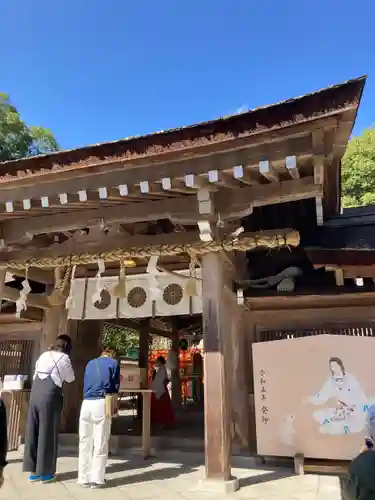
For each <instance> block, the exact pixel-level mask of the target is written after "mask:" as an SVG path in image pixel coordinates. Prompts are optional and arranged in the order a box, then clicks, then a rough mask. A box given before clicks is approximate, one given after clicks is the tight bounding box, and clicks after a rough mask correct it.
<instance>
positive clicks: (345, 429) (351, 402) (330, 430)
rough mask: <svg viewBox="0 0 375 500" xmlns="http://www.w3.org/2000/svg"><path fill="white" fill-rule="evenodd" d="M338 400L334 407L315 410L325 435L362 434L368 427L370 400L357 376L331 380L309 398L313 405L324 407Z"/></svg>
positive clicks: (320, 428) (320, 429) (345, 376)
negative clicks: (333, 400)
mask: <svg viewBox="0 0 375 500" xmlns="http://www.w3.org/2000/svg"><path fill="white" fill-rule="evenodd" d="M332 398H334V399H336V404H335V406H334V407H333V406H331V407H328V408H324V409H322V410H318V411H315V412H314V414H313V416H314V419H315V420H316V421H317V422H318V423H319V424H320V427H319V432H321V433H322V434H331V435H342V434H349V433H353V434H356V433H359V432H362V431H363V430H364V429H365V428H366V425H367V418H368V417H367V411H368V408H369V406H370V404H371V399H369V398H368V397H367V395H366V394H365V392H364V391H363V389H362V387H361V385H360V383H359V382H358V380H357V379H356V377H355V376H354V375H351V374H350V373H347V374H346V375H344V376H342V377H329V378H328V379H327V380H326V382H325V383H324V385H323V387H322V388H321V390H320V391H319V392H318V393H317V394H315V396H313V397H312V398H310V402H311V403H312V404H313V405H316V406H318V405H323V404H324V403H326V402H327V401H328V400H329V399H332Z"/></svg>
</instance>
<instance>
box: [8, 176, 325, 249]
mask: <svg viewBox="0 0 375 500" xmlns="http://www.w3.org/2000/svg"><path fill="white" fill-rule="evenodd" d="M322 193H323V188H322V186H321V185H318V184H315V183H314V180H313V178H311V177H305V178H303V179H300V180H299V181H285V182H280V183H277V184H276V183H273V184H265V185H260V186H255V187H248V188H242V189H239V190H236V191H234V190H233V192H232V193H231V194H228V193H227V192H219V193H216V196H217V207H216V208H217V212H219V213H220V217H221V219H222V220H226V219H227V220H229V219H236V218H238V219H240V218H242V217H244V216H245V215H246V214H247V215H248V214H249V213H251V211H252V207H253V206H263V205H271V204H275V203H283V202H288V201H294V200H302V199H307V198H313V197H314V196H320V195H322ZM244 214H245V215H244ZM201 218H202V217H201V214H199V211H198V205H197V201H196V199H195V197H184V198H181V199H179V200H178V201H176V200H174V199H168V200H161V201H149V202H147V203H138V204H129V205H126V206H116V207H108V208H101V209H92V210H82V211H79V212H75V213H67V214H60V215H43V216H40V217H33V218H30V219H24V220H10V221H7V222H4V223H3V224H2V226H1V238H2V239H3V240H4V241H5V243H6V244H9V243H11V242H17V241H19V240H20V239H22V238H23V237H24V236H25V234H26V233H29V234H42V233H50V232H52V233H55V232H64V231H69V230H72V229H80V228H85V227H93V226H97V225H98V224H101V223H102V221H104V223H105V224H112V223H134V222H144V221H155V220H158V219H170V220H171V221H172V222H176V223H181V224H187V225H189V224H190V225H195V224H197V222H198V220H200V219H201ZM210 219H213V222H217V219H216V218H215V216H214V215H212V214H211V215H210Z"/></svg>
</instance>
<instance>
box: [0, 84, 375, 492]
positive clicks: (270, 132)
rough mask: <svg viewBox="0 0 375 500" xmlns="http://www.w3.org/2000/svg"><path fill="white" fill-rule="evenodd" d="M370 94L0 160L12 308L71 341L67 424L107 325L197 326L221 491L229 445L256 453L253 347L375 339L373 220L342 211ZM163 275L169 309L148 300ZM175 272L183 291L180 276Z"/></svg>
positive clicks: (355, 87)
mask: <svg viewBox="0 0 375 500" xmlns="http://www.w3.org/2000/svg"><path fill="white" fill-rule="evenodd" d="M364 84H365V78H359V79H355V80H351V81H348V82H345V83H343V84H341V85H336V86H333V87H329V88H326V89H323V90H320V91H318V92H316V93H313V94H309V95H305V96H302V97H299V98H297V99H290V100H288V101H284V102H280V103H278V104H275V105H272V106H267V107H263V108H259V109H256V110H253V111H248V112H244V113H241V114H236V115H233V116H229V117H225V118H220V119H217V120H213V121H210V122H206V123H201V124H198V125H193V126H189V127H183V128H179V129H173V130H168V131H161V132H157V133H154V134H150V135H145V136H142V137H130V138H127V139H122V140H119V141H116V142H110V143H104V144H99V145H94V146H87V147H82V148H79V149H75V150H71V151H61V152H57V153H53V154H47V155H42V156H38V157H32V158H28V159H23V160H19V161H12V162H5V163H2V164H0V176H1V177H0V231H1V233H0V266H1V268H2V270H3V272H2V283H1V294H0V296H1V297H2V299H3V301H4V302H3V303H4V307H5V309H4V307H3V311H5V310H8V311H14V305H13V306H12V304H14V303H15V302H16V301H17V300H18V299H19V298H20V296H22V297H21V299H22V300H18V311H19V313H18V315H19V316H20V318H21V320H23V321H27V320H29V321H33V324H34V325H35V322H37V324H38V325H40V329H39V330H37V331H38V335H39V338H40V350H42V349H44V348H45V347H46V346H48V345H49V344H50V343H51V342H52V341H53V339H54V338H55V337H56V335H58V334H59V333H62V332H67V333H68V334H69V335H71V336H72V338H73V340H74V353H73V362H74V365H75V369H76V378H77V381H76V383H75V384H74V386H73V387H70V388H69V391H68V393H67V398H66V399H67V401H68V402H67V403H66V405H65V410H64V425H65V428H66V430H69V431H76V429H77V428H76V424H77V417H78V411H79V404H80V400H81V391H82V375H83V369H84V366H85V364H86V362H87V361H88V360H89V359H90V358H92V357H93V356H95V355H97V354H98V352H99V349H100V335H101V329H102V323H103V319H108V318H111V319H112V320H113V319H118V320H119V321H121V322H123V323H124V324H129V322H132V321H135V320H136V321H137V322H138V324H140V325H141V329H143V330H145V331H149V330H150V329H151V328H152V329H153V330H155V329H157V328H156V327H155V325H156V324H157V321H158V319H160V318H162V319H163V321H165V322H167V323H168V322H169V325H170V330H168V331H164V333H163V334H164V335H165V336H170V337H171V338H173V339H176V338H177V336H178V332H179V331H181V330H183V329H184V328H185V327H186V325H188V324H195V325H196V328H197V329H200V330H201V331H203V338H204V353H205V354H204V391H205V461H206V476H207V478H208V479H217V480H218V481H219V482H220V481H221V484H223V485H224V484H225V483H227V482H230V480H231V444H232V441H233V439H234V438H235V439H237V440H238V441H240V442H241V444H242V446H244V447H247V448H251V446H252V443H253V439H254V433H255V430H254V420H253V411H252V409H251V404H252V401H253V400H252V393H253V387H252V358H251V344H252V342H255V341H259V340H271V339H274V338H283V336H285V335H286V334H288V335H291V332H293V335H303V334H305V333H304V332H309V333H319V332H321V331H327V329H331V330H330V331H334V332H336V333H347V332H349V333H350V332H353V331H354V330H353V329H357V330H355V331H359V330H358V329H361V331H362V332H363V331H364V330H363V329H364V328H370V329H371V321H372V319H371V318H372V315H371V310H372V309H371V308H372V307H373V306H374V305H375V288H374V284H373V280H374V279H375V272H374V263H375V260H374V255H373V253H374V249H375V241H372V240H373V237H372V238H370V237H369V231H367V232H366V230H364V229H363V227H362V225H363V224H362V223H361V222H360V221H359V219H361V220H363V219H365V218H366V217H368V221H370V219H371V222H370V224H373V223H374V217H375V216H371V215H370V216H369V215H366V214H359V215H358V216H356V215H355V214H354V215H353V214H348V216H346V215H340V164H341V159H342V156H343V154H344V152H345V148H346V146H347V143H348V140H349V137H350V135H351V132H352V128H353V124H354V121H355V118H356V114H357V110H358V106H359V103H360V99H361V95H362V91H363V87H364ZM359 226H361V227H362V228H360V229H358V227H359ZM367 226H368V225H367ZM367 229H368V228H367ZM361 231H362V232H361ZM359 233H361V236H360V237H358V238H359V239H360V240H361V241H362V243H361V244H360V243H359V239H357V236H355V234H357V235H358V234H359ZM365 233H366V234H365ZM353 235H354V236H353ZM370 240H371V241H370ZM363 242H364V243H363ZM98 266H99V274H98ZM158 272H159V273H161V274H162V276H163V277H164V278H165V279H166V288H164V289H163V290H164V291H162V298H164V299H165V303H166V304H167V305H166V304H165V303H163V304H162V303H161V298H157V299H156V298H155V297H156V296H155V295H154V296H152V293H154V292H155V288H158V287H159V288H160V283H159V285H158V284H155V283H156V282H155V280H156V281H157V279H158V277H159V275H158V274H157V273H158ZM7 273H10V274H11V275H13V276H14V277H15V281H13V282H10V283H6V282H5V281H6V280H5V277H6V276H9V275H8V274H7ZM176 273H177V274H178V273H180V275H181V276H183V277H182V278H181V280H182V281H181V282H182V291H181V289H177V288H173V287H171V285H172V284H173V283H172V282H168V279H167V278H168V276H169V277H170V279H172V278H175V277H176ZM184 273H185V274H184ZM95 276H96V278H95ZM25 277H27V279H28V282H29V284H30V287H31V290H30V291H28V290H25V289H23V290H22V286H23V285H22V284H21V282H22V280H23V279H24V278H25ZM164 278H163V279H164ZM356 278H357V281H356V282H355V279H356ZM358 278H360V279H361V280H360V281H358ZM106 279H108V280H112V282H113V284H114V286H115V285H116V284H117V286H116V293H112V295H111V294H108V289H109V288H108V289H107V288H106V287H105V286H102V287H101V288H100V290H99V292H100V294H99V298H98V299H97V300H96V301H94V302H92V301H91V296H92V295H93V294H95V293H96V292H98V289H97V282H98V281H99V280H103V282H104V281H105V280H106ZM142 279H143V280H145V281H142V283H143V284H144V286H143V285H142V286H141V285H140V283H141V281H140V280H142ZM160 279H162V278H161V277H160ZM95 280H96V281H95ZM132 280H134V286H131V285H130V284H129V283H132ZM137 280H138V281H137ZM109 282H110V281H109ZM192 282H193V283H194V284H192ZM74 283H77V287H78V288H77V289H76V292H75V297H71V299H72V301H71V302H70V306H69V307H68V309H67V308H66V304H65V300H66V298H67V297H68V295H71V294H70V292H72V290H73V289H74V287H73V285H74ZM79 283H83V285H82V287H81V288H79V286H78V284H79ZM93 283H94V285H93ZM95 283H96V285H95ZM188 283H189V286H188ZM358 283H359V285H360V286H357V285H358ZM80 286H81V285H80ZM168 286H169V289H168V293H170V295H168V293H167V288H168ZM90 287H91V288H90ZM95 287H96V288H95ZM180 288H181V287H180ZM188 288H189V290H190V291H189V292H188V291H187V289H188ZM77 290H78V292H77ZM90 290H91V292H90ZM112 291H113V289H112ZM20 292H21V293H20ZM102 292H103V293H102ZM104 292H107V295H111V296H110V297H109V298H108V297H107V299H108V301H107V303H105V298H106V297H105V295H106V293H104ZM90 294H91V296H90ZM179 294H181V295H179ZM184 294H185V295H186V296H187V297H185V295H184ZM73 295H74V294H73ZM149 296H151V300H150V297H149ZM167 296H169V297H172V298H171V299H168V300H169V302H168V300H167V299H166V297H167ZM172 299H173V300H174V301H175V302H173V301H172ZM132 301H134V302H132ZM73 302H75V305H74V307H73V305H72V303H73ZM175 304H180V305H179V307H180V308H177V309H173V307H174V305H175ZM182 304H184V305H182ZM26 305H27V308H26V309H25V307H26ZM167 306H168V307H167ZM348 306H350V307H348ZM370 306H371V308H370ZM12 307H13V309H12ZM107 308H108V311H109V309H110V310H111V312H106V310H107ZM142 308H143V309H142ZM132 311H133V312H132ZM106 314H107V316H106ZM68 317H69V319H68ZM149 318H154V319H153V320H152V321H154V326H152V327H151V326H150V322H149ZM22 328H23V331H26V327H24V326H23V327H22ZM33 328H34V330H35V326H34V327H33ZM367 331H370V330H366V332H367ZM371 331H372V330H371ZM21 334H22V332H21V333H20V335H21ZM362 334H363V333H362ZM141 343H142V340H141ZM145 349H146V351H147V341H146V347H145ZM141 351H142V346H141Z"/></svg>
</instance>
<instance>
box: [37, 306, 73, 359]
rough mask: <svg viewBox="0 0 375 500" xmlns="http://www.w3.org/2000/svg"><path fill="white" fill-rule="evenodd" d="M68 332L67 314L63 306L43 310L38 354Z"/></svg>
mask: <svg viewBox="0 0 375 500" xmlns="http://www.w3.org/2000/svg"><path fill="white" fill-rule="evenodd" d="M62 334H66V335H69V332H68V312H67V310H66V309H65V304H64V305H61V306H55V307H51V308H50V309H45V310H44V314H43V322H42V338H41V339H40V353H42V352H44V351H45V350H46V349H48V347H49V346H50V345H51V344H53V342H54V341H55V339H56V338H57V337H58V336H59V335H62Z"/></svg>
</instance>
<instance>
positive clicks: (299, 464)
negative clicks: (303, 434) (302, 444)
mask: <svg viewBox="0 0 375 500" xmlns="http://www.w3.org/2000/svg"><path fill="white" fill-rule="evenodd" d="M304 462H305V457H304V456H303V453H296V454H295V455H294V473H295V474H296V475H297V476H303V475H304V472H305V471H304Z"/></svg>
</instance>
